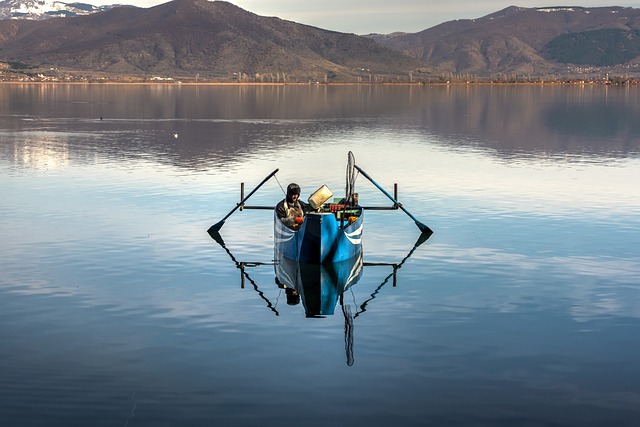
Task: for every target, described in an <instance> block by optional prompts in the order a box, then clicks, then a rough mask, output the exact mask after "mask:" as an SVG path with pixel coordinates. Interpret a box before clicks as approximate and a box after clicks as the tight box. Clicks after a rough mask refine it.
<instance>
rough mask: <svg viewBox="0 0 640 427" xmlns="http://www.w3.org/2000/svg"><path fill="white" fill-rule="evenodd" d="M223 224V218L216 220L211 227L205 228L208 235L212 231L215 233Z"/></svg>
mask: <svg viewBox="0 0 640 427" xmlns="http://www.w3.org/2000/svg"><path fill="white" fill-rule="evenodd" d="M223 225H224V220H222V221H219V222H216V223H215V224H213V225H212V226H211V227H209V229H208V230H207V233H209V234H210V235H211V234H212V233H217V232H218V231H220V229H221V228H222V226H223ZM212 237H213V236H212Z"/></svg>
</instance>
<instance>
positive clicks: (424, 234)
mask: <svg viewBox="0 0 640 427" xmlns="http://www.w3.org/2000/svg"><path fill="white" fill-rule="evenodd" d="M432 234H433V232H431V231H423V232H422V233H420V236H419V237H418V240H416V243H415V244H414V245H413V247H414V248H417V247H418V246H420V245H421V244H423V243H424V242H426V241H427V240H429V237H431V235H432Z"/></svg>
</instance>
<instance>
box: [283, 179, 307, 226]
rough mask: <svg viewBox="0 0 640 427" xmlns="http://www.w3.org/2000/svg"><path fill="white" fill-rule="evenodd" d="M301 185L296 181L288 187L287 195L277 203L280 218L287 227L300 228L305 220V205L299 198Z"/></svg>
mask: <svg viewBox="0 0 640 427" xmlns="http://www.w3.org/2000/svg"><path fill="white" fill-rule="evenodd" d="M299 198H300V186H299V185H298V184H295V183H291V184H289V186H288V187H287V197H285V198H284V200H282V201H281V202H280V203H278V204H277V205H276V213H277V214H278V218H280V220H281V221H282V223H283V224H284V225H286V226H287V227H289V228H291V229H293V230H298V229H299V228H300V225H301V224H302V222H303V221H304V207H303V206H302V203H301V202H300V200H299Z"/></svg>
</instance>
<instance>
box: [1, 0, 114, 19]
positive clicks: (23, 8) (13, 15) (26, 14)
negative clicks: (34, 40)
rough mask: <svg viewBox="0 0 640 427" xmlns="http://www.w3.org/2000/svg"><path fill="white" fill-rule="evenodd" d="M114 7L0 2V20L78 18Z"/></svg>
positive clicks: (37, 0) (49, 0)
mask: <svg viewBox="0 0 640 427" xmlns="http://www.w3.org/2000/svg"><path fill="white" fill-rule="evenodd" d="M112 7H114V5H111V6H93V5H90V4H87V3H63V2H61V1H57V0H3V1H0V19H33V20H41V19H47V18H53V17H56V16H78V15H88V14H91V13H96V12H101V11H103V10H108V9H111V8H112Z"/></svg>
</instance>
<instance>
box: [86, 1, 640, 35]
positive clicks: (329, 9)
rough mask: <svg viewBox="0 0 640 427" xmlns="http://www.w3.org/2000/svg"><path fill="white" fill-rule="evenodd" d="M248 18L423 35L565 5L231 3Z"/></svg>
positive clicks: (589, 4) (596, 3)
mask: <svg viewBox="0 0 640 427" xmlns="http://www.w3.org/2000/svg"><path fill="white" fill-rule="evenodd" d="M167 1H168V0H129V1H127V0H115V1H111V0H97V1H93V2H92V1H90V0H89V3H91V4H95V5H99V4H114V3H121V4H131V5H135V6H140V7H150V6H154V5H157V4H160V3H166V2H167ZM614 1H615V2H611V3H609V2H603V1H596V0H579V1H575V0H570V1H568V2H567V4H569V5H575V4H578V5H580V6H586V7H597V6H624V7H636V8H637V7H640V0H636V1H629V0H614ZM230 3H233V4H235V5H236V6H239V7H241V8H243V9H245V10H248V11H249V12H253V13H256V14H258V15H264V16H277V17H279V18H282V19H287V20H290V21H295V22H298V23H301V24H308V25H313V26H315V27H320V28H323V29H326V30H335V31H341V32H345V33H355V34H368V33H383V34H387V33H392V32H394V31H403V32H410V33H413V32H418V31H422V30H424V29H427V28H430V27H433V26H434V25H438V24H441V23H443V22H446V21H452V20H455V19H468V18H480V17H482V16H485V15H488V14H490V13H493V12H497V11H499V10H501V9H504V8H505V7H508V6H512V5H515V6H521V7H545V6H558V5H563V4H565V3H564V2H563V1H562V0H560V1H559V0H549V1H546V0H537V1H536V0H502V1H501V0H456V1H452V2H451V3H447V2H446V1H435V0H323V1H309V0H230Z"/></svg>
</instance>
